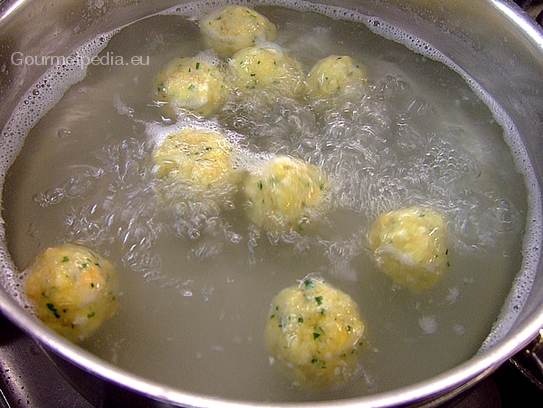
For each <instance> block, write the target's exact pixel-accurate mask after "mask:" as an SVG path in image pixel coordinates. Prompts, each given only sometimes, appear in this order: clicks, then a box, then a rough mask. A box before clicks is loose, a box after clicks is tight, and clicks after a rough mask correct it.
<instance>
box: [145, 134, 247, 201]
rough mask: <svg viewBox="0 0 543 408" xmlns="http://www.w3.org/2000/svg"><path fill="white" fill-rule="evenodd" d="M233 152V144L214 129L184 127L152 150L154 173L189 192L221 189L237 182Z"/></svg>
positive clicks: (195, 193)
mask: <svg viewBox="0 0 543 408" xmlns="http://www.w3.org/2000/svg"><path fill="white" fill-rule="evenodd" d="M233 151H234V146H233V144H232V143H231V142H230V141H229V140H228V139H227V138H226V137H225V136H223V135H222V134H221V133H219V132H218V131H215V130H207V129H197V128H192V127H187V128H184V129H182V130H180V131H178V132H175V133H172V134H170V135H167V136H166V137H165V138H164V140H163V141H162V142H161V143H160V144H159V145H158V146H157V147H156V148H155V149H154V151H153V162H154V173H155V176H156V177H157V178H159V179H161V180H163V181H165V182H167V183H178V184H180V185H181V186H185V187H187V190H186V192H187V194H190V195H196V196H197V195H198V193H199V192H205V191H209V190H213V189H216V190H221V191H223V190H225V189H228V188H231V187H232V186H233V184H235V183H236V182H237V180H236V174H235V172H234V168H233V164H232V153H233ZM189 190H190V191H189Z"/></svg>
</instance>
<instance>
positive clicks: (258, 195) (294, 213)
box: [243, 156, 325, 232]
mask: <svg viewBox="0 0 543 408" xmlns="http://www.w3.org/2000/svg"><path fill="white" fill-rule="evenodd" d="M324 189H325V177H324V175H323V174H322V172H321V171H320V170H319V169H318V168H317V167H315V166H313V165H311V164H309V163H306V162H304V161H302V160H299V159H295V158H292V157H289V156H275V157H273V158H271V159H270V160H269V161H267V162H265V163H264V164H263V165H262V166H261V167H260V168H259V169H258V170H257V171H256V172H254V173H253V174H250V175H249V176H248V177H247V178H246V180H245V182H244V184H243V192H244V194H245V198H246V211H247V216H248V218H249V220H250V221H251V222H252V223H253V224H255V225H257V226H259V227H263V228H264V229H266V230H268V231H272V232H283V231H286V230H288V229H290V228H293V229H295V230H298V231H300V230H303V229H305V228H307V227H309V225H310V224H311V223H313V222H314V221H316V220H317V218H318V217H319V216H320V215H322V210H323V204H324V199H325V196H324Z"/></svg>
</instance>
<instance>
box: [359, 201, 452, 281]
mask: <svg viewBox="0 0 543 408" xmlns="http://www.w3.org/2000/svg"><path fill="white" fill-rule="evenodd" d="M369 244H370V249H371V252H372V255H373V259H374V261H375V263H376V265H377V267H378V268H379V269H380V270H381V271H382V272H384V273H385V274H387V275H388V276H390V277H391V278H392V279H393V280H394V282H396V283H397V284H398V285H400V286H402V287H405V288H408V289H411V290H418V289H426V288H429V287H431V286H432V285H434V284H435V283H436V282H437V281H438V280H439V278H440V277H441V276H442V275H443V273H444V272H445V270H446V269H447V267H448V265H449V263H448V259H447V258H448V249H447V248H448V247H447V245H448V244H447V227H446V224H445V221H444V220H443V218H442V216H441V215H440V214H439V213H438V212H436V211H434V210H432V209H427V208H422V207H409V208H403V209H399V210H395V211H391V212H388V213H385V214H382V215H380V216H379V218H378V219H377V220H376V221H375V223H374V224H373V226H372V227H371V230H370V232H369Z"/></svg>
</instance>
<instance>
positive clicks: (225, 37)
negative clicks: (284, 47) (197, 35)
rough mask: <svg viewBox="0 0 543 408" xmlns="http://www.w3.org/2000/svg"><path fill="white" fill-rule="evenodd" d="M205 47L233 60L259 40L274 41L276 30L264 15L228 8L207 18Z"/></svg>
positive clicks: (252, 11)
mask: <svg viewBox="0 0 543 408" xmlns="http://www.w3.org/2000/svg"><path fill="white" fill-rule="evenodd" d="M200 31H201V32H202V37H203V40H204V43H205V45H206V46H207V47H208V48H213V49H214V50H215V52H216V53H217V54H218V55H219V56H221V57H231V56H232V55H233V54H235V53H236V52H237V51H239V50H242V49H243V48H247V47H251V46H253V45H255V42H256V40H257V39H263V40H268V41H273V40H274V39H275V33H276V28H275V25H274V24H273V23H271V22H270V21H269V20H268V19H267V18H266V17H264V16H263V15H262V14H259V13H257V12H256V11H254V10H251V9H250V8H247V7H244V6H228V7H225V8H223V9H220V10H217V11H215V12H213V13H212V14H210V15H209V16H207V17H206V18H205V19H204V20H202V22H201V23H200Z"/></svg>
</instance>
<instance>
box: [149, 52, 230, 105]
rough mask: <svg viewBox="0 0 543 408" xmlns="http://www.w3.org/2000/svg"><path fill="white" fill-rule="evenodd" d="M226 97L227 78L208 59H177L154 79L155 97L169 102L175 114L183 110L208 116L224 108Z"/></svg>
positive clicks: (216, 64) (215, 64)
mask: <svg viewBox="0 0 543 408" xmlns="http://www.w3.org/2000/svg"><path fill="white" fill-rule="evenodd" d="M227 96H228V88H227V86H226V84H225V82H224V75H223V73H222V72H221V70H220V69H219V65H218V63H214V62H213V61H210V60H209V58H200V57H199V56H195V57H192V58H176V59H174V60H172V61H170V62H169V63H168V64H167V65H166V66H165V67H164V68H163V69H162V71H160V72H159V73H158V75H157V76H156V79H155V98H156V99H157V100H159V101H163V102H167V107H168V108H170V110H171V111H173V114H174V115H175V114H176V113H177V112H179V111H180V110H183V109H184V110H188V111H191V112H195V113H197V114H199V115H202V116H209V115H211V114H213V113H215V112H216V111H217V110H219V109H220V108H221V106H222V105H223V104H224V102H225V100H226V98H227Z"/></svg>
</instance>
